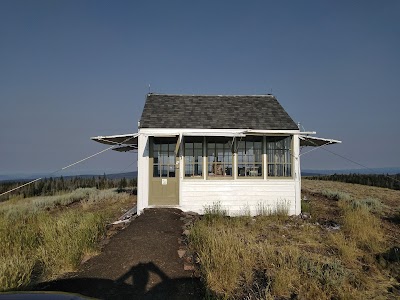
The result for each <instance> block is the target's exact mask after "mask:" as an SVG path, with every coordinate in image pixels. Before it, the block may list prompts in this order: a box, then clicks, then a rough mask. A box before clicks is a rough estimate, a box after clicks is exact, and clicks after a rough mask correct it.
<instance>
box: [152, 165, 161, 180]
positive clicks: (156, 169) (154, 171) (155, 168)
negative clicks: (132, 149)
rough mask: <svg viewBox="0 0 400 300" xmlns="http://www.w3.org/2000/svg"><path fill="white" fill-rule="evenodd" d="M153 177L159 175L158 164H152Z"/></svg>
mask: <svg viewBox="0 0 400 300" xmlns="http://www.w3.org/2000/svg"><path fill="white" fill-rule="evenodd" d="M153 177H160V172H159V170H158V164H157V165H156V164H155V165H153Z"/></svg>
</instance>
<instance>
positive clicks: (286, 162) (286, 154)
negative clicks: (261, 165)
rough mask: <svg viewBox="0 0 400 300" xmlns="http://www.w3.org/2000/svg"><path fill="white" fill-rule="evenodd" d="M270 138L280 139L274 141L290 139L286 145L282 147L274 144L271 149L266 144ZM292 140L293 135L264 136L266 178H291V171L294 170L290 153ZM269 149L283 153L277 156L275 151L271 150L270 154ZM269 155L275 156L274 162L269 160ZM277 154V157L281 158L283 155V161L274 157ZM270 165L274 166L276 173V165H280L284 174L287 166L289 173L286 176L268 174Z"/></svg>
mask: <svg viewBox="0 0 400 300" xmlns="http://www.w3.org/2000/svg"><path fill="white" fill-rule="evenodd" d="M272 139H280V140H278V141H275V143H277V142H279V141H284V140H287V139H290V140H289V142H288V143H287V144H286V145H284V147H283V148H278V146H275V147H274V148H273V149H271V148H269V147H268V144H269V140H272ZM293 140H294V138H293V135H275V136H266V138H265V147H266V165H265V172H266V176H267V179H290V178H293V172H294V170H293V168H294V165H293V155H292V152H293ZM286 146H287V147H286ZM270 150H273V151H282V152H283V154H281V155H280V156H279V153H278V154H276V152H272V154H271V153H270ZM270 155H274V156H275V159H274V162H271V161H270ZM277 155H278V156H279V158H278V159H282V157H283V162H279V161H278V160H277V159H276V158H277ZM270 165H273V166H275V167H274V169H275V172H276V173H278V171H276V170H277V167H278V166H281V167H282V172H283V174H285V170H287V166H289V168H290V169H289V172H290V174H289V175H287V176H280V175H270V172H269V167H270Z"/></svg>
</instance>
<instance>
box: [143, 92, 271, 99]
mask: <svg viewBox="0 0 400 300" xmlns="http://www.w3.org/2000/svg"><path fill="white" fill-rule="evenodd" d="M147 95H148V96H149V95H155V96H186V97H187V96H193V97H273V98H275V95H273V94H258V95H256V94H255V95H227V94H225V95H214V94H160V93H148V94H147Z"/></svg>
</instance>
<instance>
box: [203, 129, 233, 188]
mask: <svg viewBox="0 0 400 300" xmlns="http://www.w3.org/2000/svg"><path fill="white" fill-rule="evenodd" d="M232 141H233V138H232V137H223V136H221V137H214V136H207V137H206V143H205V149H206V153H205V154H206V160H205V161H206V168H205V171H206V180H233V179H235V174H234V173H235V155H234V151H233V144H232ZM229 143H230V145H229ZM210 144H214V145H215V146H214V149H213V150H214V155H213V157H214V159H215V157H218V156H219V155H218V153H217V152H218V150H221V148H218V147H217V144H220V145H223V146H222V153H223V154H222V157H224V158H225V157H228V158H229V157H230V160H229V159H228V160H227V161H226V162H225V160H224V161H223V162H218V161H217V162H215V161H214V162H210V161H209V159H210V155H209V152H210V148H209V145H210ZM225 145H227V147H225ZM226 152H227V153H228V155H225V153H226ZM215 154H217V155H215ZM217 160H218V158H217ZM210 165H214V170H215V169H217V168H218V169H219V170H221V171H222V172H225V170H226V169H227V168H228V167H229V165H230V166H231V167H230V175H210V172H209V166H210ZM220 166H221V167H222V169H220ZM225 166H228V167H225Z"/></svg>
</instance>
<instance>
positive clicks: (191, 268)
mask: <svg viewBox="0 0 400 300" xmlns="http://www.w3.org/2000/svg"><path fill="white" fill-rule="evenodd" d="M183 269H184V270H185V271H194V265H193V264H187V263H185V264H183Z"/></svg>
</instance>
